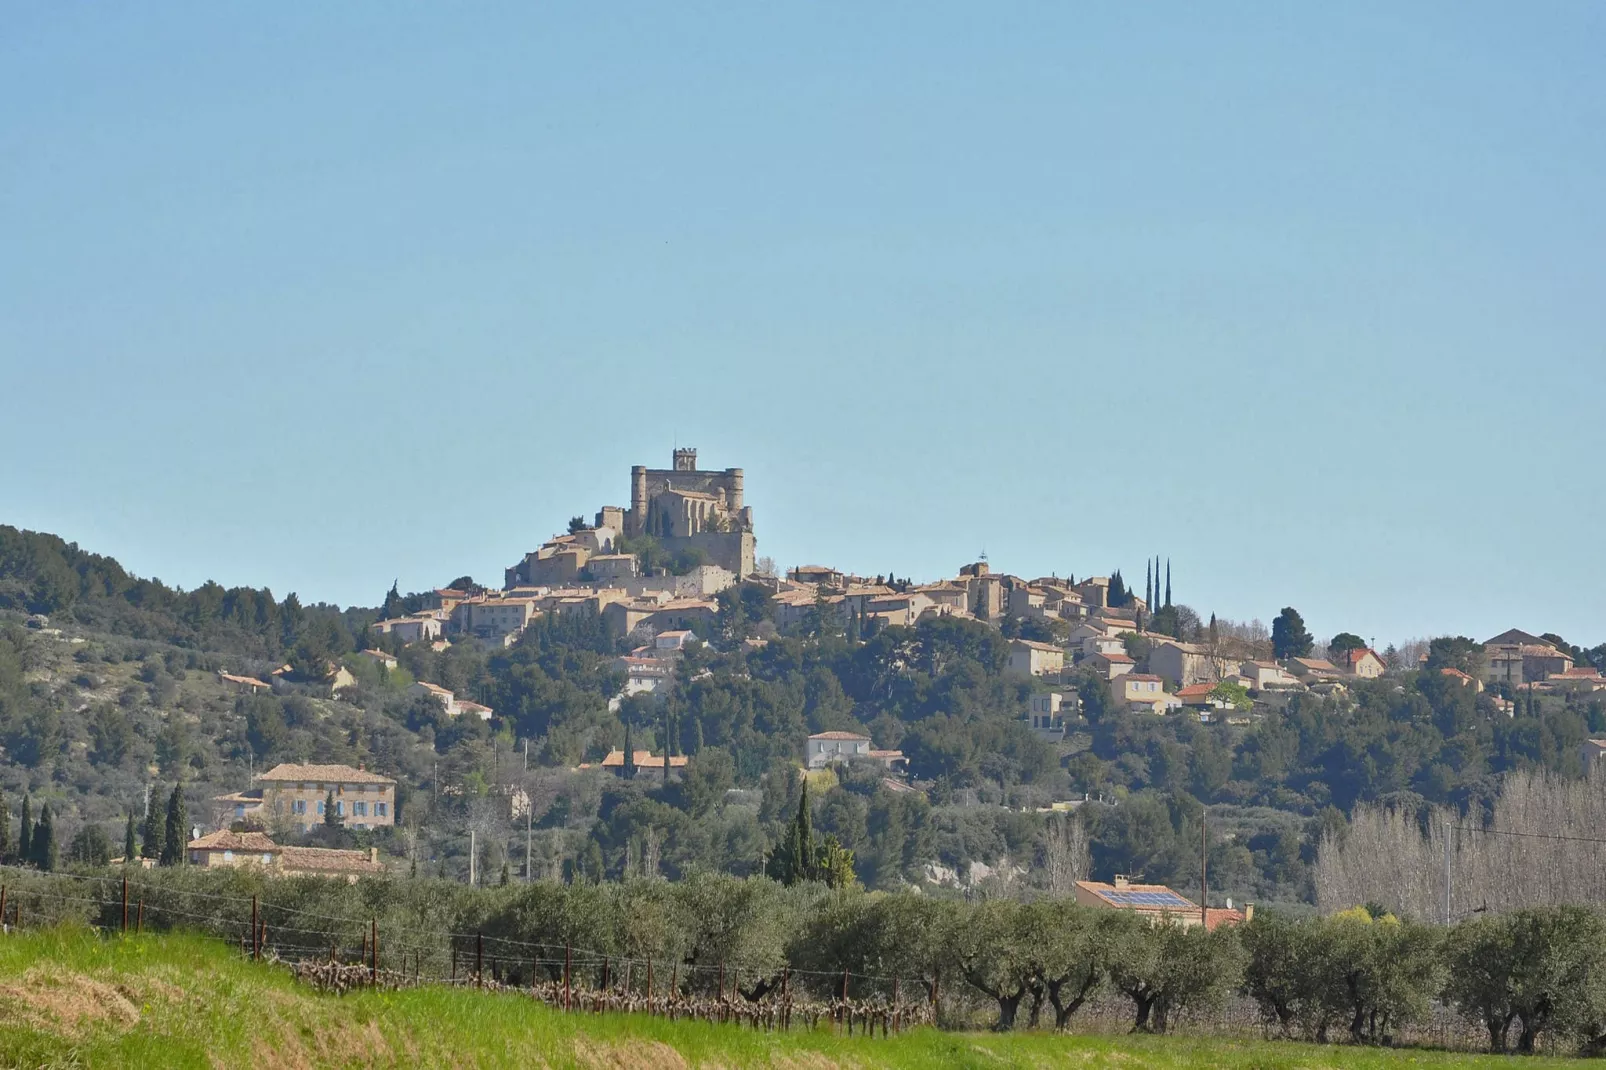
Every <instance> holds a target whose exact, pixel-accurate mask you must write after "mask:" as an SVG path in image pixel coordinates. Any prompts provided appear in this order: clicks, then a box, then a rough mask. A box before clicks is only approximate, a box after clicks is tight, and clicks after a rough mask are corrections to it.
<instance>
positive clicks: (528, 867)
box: [524, 795, 535, 884]
mask: <svg viewBox="0 0 1606 1070" xmlns="http://www.w3.org/2000/svg"><path fill="white" fill-rule="evenodd" d="M534 839H535V803H534V801H533V800H531V798H530V797H529V795H525V797H524V883H526V884H528V883H530V882H531V881H533V880H534V879H535V864H534V862H532V861H531V859H532V858H533V857H534V855H533V854H532V853H531V843H532V841H533V840H534Z"/></svg>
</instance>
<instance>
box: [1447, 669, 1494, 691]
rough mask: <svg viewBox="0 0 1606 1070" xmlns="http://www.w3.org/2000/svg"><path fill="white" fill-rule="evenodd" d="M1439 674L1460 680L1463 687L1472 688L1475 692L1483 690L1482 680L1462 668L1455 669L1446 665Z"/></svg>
mask: <svg viewBox="0 0 1606 1070" xmlns="http://www.w3.org/2000/svg"><path fill="white" fill-rule="evenodd" d="M1439 675H1440V676H1448V677H1449V678H1450V679H1452V680H1455V681H1458V682H1459V683H1460V684H1461V685H1462V686H1463V687H1470V688H1472V689H1473V690H1474V691H1475V692H1477V691H1482V690H1483V681H1482V680H1480V679H1478V678H1477V677H1476V676H1472V675H1470V674H1468V673H1464V672H1462V671H1461V670H1460V669H1454V668H1451V667H1449V666H1445V667H1444V668H1442V669H1440V670H1439Z"/></svg>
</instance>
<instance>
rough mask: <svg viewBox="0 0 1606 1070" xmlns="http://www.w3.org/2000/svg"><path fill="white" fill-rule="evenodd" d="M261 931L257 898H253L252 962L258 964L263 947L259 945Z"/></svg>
mask: <svg viewBox="0 0 1606 1070" xmlns="http://www.w3.org/2000/svg"><path fill="white" fill-rule="evenodd" d="M258 937H259V929H258V924H257V897H256V896H254V895H253V896H252V897H251V961H252V962H256V961H257V960H258V959H259V958H260V957H261V955H260V951H261V945H260V944H258V943H257V940H258Z"/></svg>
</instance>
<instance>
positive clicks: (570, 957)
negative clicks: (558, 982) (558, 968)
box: [563, 943, 574, 1010]
mask: <svg viewBox="0 0 1606 1070" xmlns="http://www.w3.org/2000/svg"><path fill="white" fill-rule="evenodd" d="M573 964H574V948H573V947H571V946H570V945H569V944H567V943H565V944H564V945H563V1009H564V1010H568V1009H569V1007H570V1006H571V1005H572V1004H573V1002H574V995H573V994H574V989H573V987H572V984H571V981H570V978H569V969H570V967H571V966H572V965H573Z"/></svg>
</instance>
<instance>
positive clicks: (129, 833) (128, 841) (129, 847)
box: [123, 810, 134, 866]
mask: <svg viewBox="0 0 1606 1070" xmlns="http://www.w3.org/2000/svg"><path fill="white" fill-rule="evenodd" d="M133 863H134V812H133V811H132V810H130V811H129V812H128V823H127V824H126V825H125V826H124V827H123V865H125V866H128V865H133Z"/></svg>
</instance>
